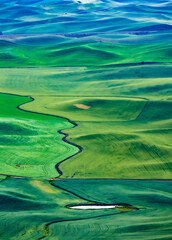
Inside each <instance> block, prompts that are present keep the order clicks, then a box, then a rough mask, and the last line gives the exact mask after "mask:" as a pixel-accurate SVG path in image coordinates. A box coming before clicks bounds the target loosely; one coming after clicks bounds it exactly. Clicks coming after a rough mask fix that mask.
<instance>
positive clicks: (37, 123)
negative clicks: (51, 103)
mask: <svg viewBox="0 0 172 240" xmlns="http://www.w3.org/2000/svg"><path fill="white" fill-rule="evenodd" d="M29 101H31V100H30V99H29V98H28V97H20V96H15V95H8V94H0V133H1V137H0V163H1V164H0V174H4V175H13V176H28V177H41V178H53V177H58V173H57V171H56V169H55V165H56V164H57V163H58V162H60V161H62V160H64V159H65V158H67V157H70V156H71V155H73V154H75V153H76V152H77V151H78V149H77V147H74V146H72V145H70V144H68V143H66V142H64V141H62V138H63V137H64V135H62V134H59V133H57V131H59V130H62V129H65V128H70V127H73V124H71V123H69V122H68V121H67V120H66V119H63V118H58V117H53V116H48V115H43V114H35V113H30V112H24V111H22V110H20V109H17V106H18V105H19V104H22V103H26V102H29Z"/></svg>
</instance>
